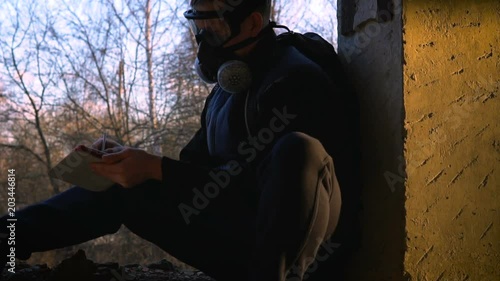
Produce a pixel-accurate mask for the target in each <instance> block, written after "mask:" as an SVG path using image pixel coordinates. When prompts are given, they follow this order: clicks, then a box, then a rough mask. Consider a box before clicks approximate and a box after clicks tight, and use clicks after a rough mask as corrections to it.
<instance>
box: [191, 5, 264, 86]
mask: <svg viewBox="0 0 500 281" xmlns="http://www.w3.org/2000/svg"><path fill="white" fill-rule="evenodd" d="M257 2H258V1H244V2H243V4H241V5H240V6H238V7H235V8H234V9H233V10H232V11H225V12H221V11H215V10H213V11H197V10H195V9H191V10H188V11H186V12H184V17H185V18H186V19H188V21H189V24H190V27H191V30H192V32H193V33H194V35H195V38H196V42H197V43H198V53H197V58H196V61H195V70H196V72H197V74H198V75H199V76H200V78H201V79H202V80H203V81H205V82H207V83H219V86H220V87H221V88H222V89H223V90H224V91H226V92H229V93H233V94H236V93H241V92H244V91H246V90H247V89H248V88H249V87H250V85H251V83H252V73H251V71H250V68H249V66H248V65H247V64H246V63H245V62H244V60H243V59H242V58H241V57H239V56H238V55H237V54H236V53H235V51H236V50H239V49H241V48H244V47H246V46H248V45H250V44H251V43H253V42H255V41H256V40H258V39H259V38H260V37H261V36H260V34H259V35H258V36H257V37H254V38H248V39H246V40H243V41H242V42H239V43H237V44H235V45H232V46H230V47H223V45H225V44H226V43H227V42H228V41H229V40H231V39H233V38H234V37H236V36H237V35H238V34H239V33H240V25H241V23H242V21H243V19H245V18H246V17H247V16H248V15H250V13H251V11H253V9H254V8H255V7H252V6H249V5H255V3H257ZM245 3H251V4H245ZM261 33H263V32H261Z"/></svg>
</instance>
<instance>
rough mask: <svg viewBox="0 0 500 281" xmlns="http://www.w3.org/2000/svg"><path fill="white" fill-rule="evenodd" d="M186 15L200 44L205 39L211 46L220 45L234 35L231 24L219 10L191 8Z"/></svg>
mask: <svg viewBox="0 0 500 281" xmlns="http://www.w3.org/2000/svg"><path fill="white" fill-rule="evenodd" d="M184 17H185V18H186V19H187V20H188V22H189V27H190V28H191V31H192V32H193V34H194V36H195V37H196V42H197V43H198V44H200V43H201V41H204V42H207V43H208V44H210V45H211V46H214V47H219V46H222V45H224V43H226V42H227V41H229V40H230V39H231V38H232V37H234V36H232V35H233V34H232V33H233V32H232V29H231V26H230V25H229V23H228V22H227V21H226V19H225V18H224V17H223V16H222V15H221V14H220V13H219V12H218V11H196V10H194V9H191V10H188V11H186V12H184Z"/></svg>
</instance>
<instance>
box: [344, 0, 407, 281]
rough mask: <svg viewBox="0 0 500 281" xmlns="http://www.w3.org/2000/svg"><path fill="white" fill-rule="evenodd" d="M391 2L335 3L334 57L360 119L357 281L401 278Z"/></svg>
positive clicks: (398, 56)
mask: <svg viewBox="0 0 500 281" xmlns="http://www.w3.org/2000/svg"><path fill="white" fill-rule="evenodd" d="M378 2H379V3H382V2H387V1H378ZM388 2H391V1H388ZM395 2H396V4H395V5H394V6H387V4H385V5H380V4H379V5H377V1H375V0H373V1H368V0H359V1H355V2H354V1H351V0H348V1H340V0H339V9H338V11H339V14H338V16H339V30H340V33H341V34H339V54H340V57H341V59H342V60H343V61H344V63H345V64H346V65H347V67H348V71H349V73H350V77H352V82H353V83H354V85H355V86H356V89H357V92H358V95H359V99H360V103H361V104H360V106H361V119H362V120H361V122H362V124H361V126H362V128H361V129H362V149H363V163H362V169H363V170H362V176H363V189H364V191H363V205H364V210H363V212H362V223H363V232H364V233H363V239H362V245H361V248H360V250H359V253H357V254H356V255H355V258H354V260H353V261H352V262H351V269H350V270H349V275H350V278H349V279H350V280H356V281H361V280H367V281H368V280H369V281H377V280H384V281H385V280H401V278H402V276H403V259H404V251H405V237H406V236H405V233H404V231H405V229H404V228H405V214H404V170H403V168H404V167H403V166H404V158H403V118H404V115H403V95H402V93H403V88H402V87H403V80H402V79H403V78H402V73H403V71H402V38H401V2H400V1H399V0H396V1H395ZM353 4H356V6H354V5H353ZM391 13H392V14H393V16H392V17H391ZM342 33H343V34H342Z"/></svg>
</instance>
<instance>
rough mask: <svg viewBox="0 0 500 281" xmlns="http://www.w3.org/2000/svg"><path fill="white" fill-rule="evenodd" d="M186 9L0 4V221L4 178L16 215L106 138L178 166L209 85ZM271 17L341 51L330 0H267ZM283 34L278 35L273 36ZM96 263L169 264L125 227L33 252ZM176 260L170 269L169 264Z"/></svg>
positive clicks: (168, 4)
mask: <svg viewBox="0 0 500 281" xmlns="http://www.w3.org/2000/svg"><path fill="white" fill-rule="evenodd" d="M188 3H189V1H187V0H134V1H132V0H114V1H113V0H84V1H75V0H50V1H28V0H24V1H20V0H19V1H14V0H4V1H2V2H1V3H0V155H1V157H0V187H1V192H0V212H1V214H2V215H3V214H5V213H6V211H7V192H8V191H7V187H8V185H7V170H8V169H15V170H16V186H17V187H16V190H15V198H16V208H17V209H21V208H23V207H25V206H27V205H30V204H33V203H35V202H40V201H42V200H45V199H47V198H50V197H51V196H54V195H56V194H58V193H60V192H63V191H64V190H67V189H68V188H69V187H70V186H69V185H68V184H65V183H62V182H60V181H57V180H54V179H51V178H49V177H48V176H47V172H48V170H50V169H51V168H52V167H53V166H54V165H55V164H57V163H58V161H60V160H61V159H62V158H63V157H64V156H65V155H66V154H67V153H69V152H70V151H71V150H72V149H73V148H74V147H75V146H77V145H78V144H87V145H89V144H91V143H92V142H93V141H94V140H95V139H97V138H98V137H100V135H101V134H102V133H103V132H107V134H109V135H110V136H111V137H112V138H113V139H115V140H116V141H118V142H119V143H122V144H124V145H127V146H131V147H137V148H142V149H145V150H147V151H149V152H151V153H155V154H160V155H166V156H169V157H172V158H174V159H177V158H178V153H179V151H180V149H181V148H182V147H183V146H184V145H185V144H186V143H187V142H188V141H189V139H190V138H191V136H192V135H193V134H194V133H195V132H196V130H197V129H198V128H199V122H200V121H199V116H200V113H201V110H202V108H203V105H204V100H205V98H206V96H207V95H208V93H209V91H210V89H211V88H212V86H213V85H209V84H205V83H203V82H202V81H201V79H199V78H198V76H197V75H196V73H195V71H194V68H193V62H194V59H195V56H196V48H197V46H196V41H195V40H194V37H193V35H192V34H191V33H190V31H189V28H188V26H187V22H186V21H185V19H184V18H183V16H182V13H183V12H184V11H185V10H186V9H188ZM272 7H273V16H272V18H273V20H275V21H277V22H278V23H280V24H284V25H287V26H288V27H290V28H291V29H292V30H295V31H297V32H305V31H314V32H317V33H319V34H321V35H322V36H323V37H324V38H325V39H327V40H328V41H330V42H331V43H332V44H334V46H336V38H337V24H336V22H337V15H336V1H335V0H292V1H286V0H273V2H272ZM277 31H279V30H277ZM80 248H81V249H83V250H84V251H85V252H86V253H87V257H88V258H89V259H92V260H94V261H96V262H107V261H115V262H119V263H120V264H128V263H139V262H140V263H146V262H153V261H157V260H159V259H162V258H165V257H167V256H168V255H167V254H166V253H165V252H163V251H162V250H160V249H159V248H157V247H156V246H155V245H153V244H151V243H149V242H147V241H145V240H143V239H141V238H139V237H137V236H136V235H135V234H133V233H131V232H130V231H128V229H126V228H125V227H122V228H121V229H120V230H119V231H118V232H117V233H116V234H113V235H107V236H104V237H100V238H98V239H95V240H92V241H88V242H86V243H83V244H79V245H75V246H72V247H68V248H64V249H58V250H54V251H48V252H44V253H35V254H33V255H32V257H31V258H30V259H29V260H28V262H29V263H33V264H35V263H47V264H49V266H52V265H55V264H57V263H59V262H60V261H61V260H62V259H64V258H66V257H68V256H69V255H71V254H72V253H74V252H76V250H77V249H80ZM169 259H171V260H175V259H173V258H171V257H169Z"/></svg>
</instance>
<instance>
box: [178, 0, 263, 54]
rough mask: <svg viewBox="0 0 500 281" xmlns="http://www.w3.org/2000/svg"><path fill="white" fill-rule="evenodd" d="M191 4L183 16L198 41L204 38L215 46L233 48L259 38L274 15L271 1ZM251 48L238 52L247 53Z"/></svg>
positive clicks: (194, 1)
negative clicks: (250, 39)
mask: <svg viewBox="0 0 500 281" xmlns="http://www.w3.org/2000/svg"><path fill="white" fill-rule="evenodd" d="M190 4H191V8H192V9H191V10H189V11H187V12H186V13H185V14H184V16H185V17H186V18H187V19H189V20H190V23H191V26H192V28H193V32H194V33H195V35H196V36H197V40H198V43H200V41H202V40H205V41H207V43H209V44H210V45H212V46H222V47H231V46H234V45H236V44H238V43H240V42H243V41H245V40H248V39H249V38H255V37H257V35H258V34H259V33H260V32H261V31H262V29H263V28H264V27H266V26H267V24H268V23H269V20H270V14H271V12H270V10H271V4H270V0H191V3H190ZM245 47H246V46H245ZM245 49H246V50H245ZM249 49H251V48H242V49H241V50H237V51H236V53H239V55H244V54H246V53H247V52H248V51H249Z"/></svg>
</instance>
